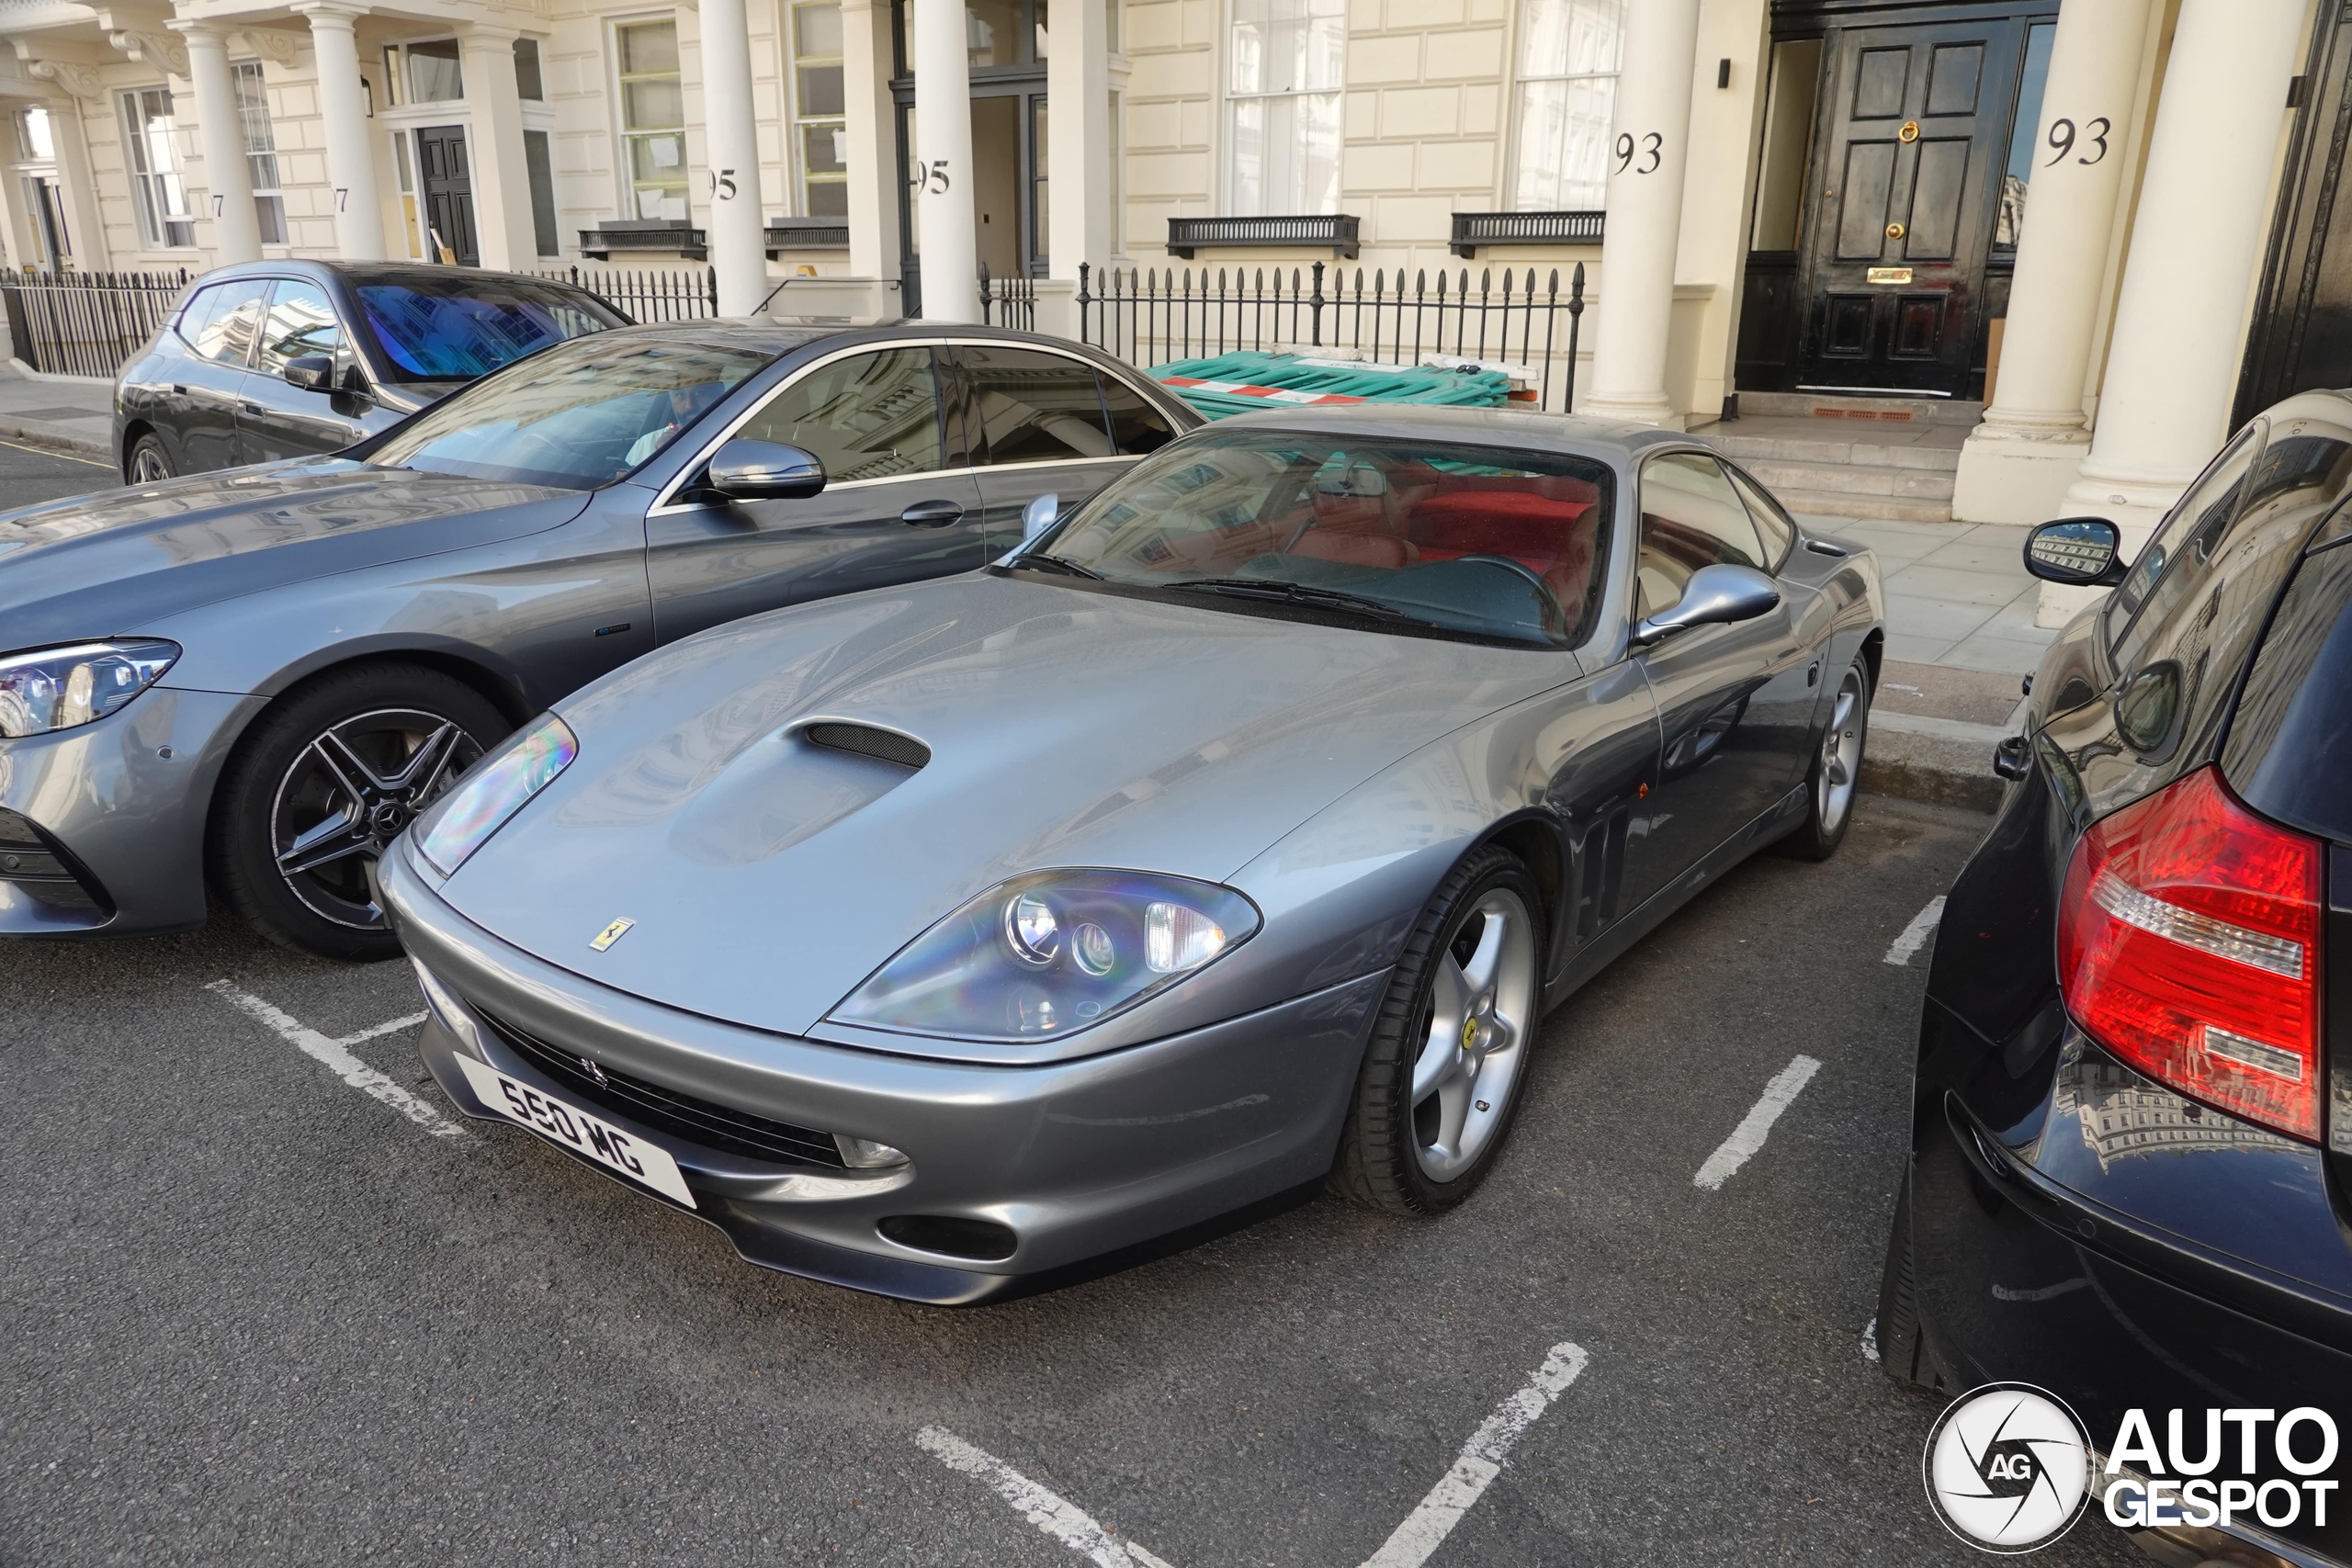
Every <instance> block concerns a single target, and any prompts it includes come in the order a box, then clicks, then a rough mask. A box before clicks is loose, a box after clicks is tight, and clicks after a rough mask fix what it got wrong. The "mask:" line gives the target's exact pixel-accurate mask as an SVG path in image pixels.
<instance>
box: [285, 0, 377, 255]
mask: <svg viewBox="0 0 2352 1568" xmlns="http://www.w3.org/2000/svg"><path fill="white" fill-rule="evenodd" d="M294 10H295V11H296V12H297V13H299V14H300V16H301V17H303V19H304V20H306V21H308V22H309V23H310V24H311V55H312V57H313V58H314V59H316V60H317V62H318V66H319V117H320V118H321V119H322V121H323V122H324V124H325V128H326V140H327V183H328V184H329V185H331V186H334V231H335V238H336V240H337V241H338V242H339V243H340V247H341V250H342V254H343V259H344V260H345V261H382V260H383V259H384V210H383V208H382V206H381V205H380V204H379V202H378V200H377V197H376V142H375V138H374V137H373V136H372V135H370V134H369V132H368V88H367V85H365V84H364V83H363V82H362V81H361V80H360V75H359V39H358V38H357V36H356V34H355V33H354V32H353V30H352V28H353V24H354V23H355V22H356V20H357V19H358V18H359V17H363V16H366V15H367V11H366V9H365V8H364V7H362V6H337V5H322V4H318V3H316V0H311V3H307V4H300V5H297V6H294Z"/></svg>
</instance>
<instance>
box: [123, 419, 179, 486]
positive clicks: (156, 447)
mask: <svg viewBox="0 0 2352 1568" xmlns="http://www.w3.org/2000/svg"><path fill="white" fill-rule="evenodd" d="M122 474H123V482H124V483H126V484H134V485H152V484H161V483H162V482H163V481H164V480H165V479H171V478H172V477H173V473H172V455H171V453H169V452H168V451H166V450H164V438H163V437H162V436H160V435H158V434H155V433H154V432H153V431H152V430H151V431H149V432H147V433H146V434H144V435H141V437H140V438H139V439H138V440H136V441H134V442H132V443H131V444H130V456H129V457H127V458H125V459H124V461H123V465H122Z"/></svg>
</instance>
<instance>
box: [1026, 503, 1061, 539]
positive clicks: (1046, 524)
mask: <svg viewBox="0 0 2352 1568" xmlns="http://www.w3.org/2000/svg"><path fill="white" fill-rule="evenodd" d="M1061 514H1062V502H1061V498H1060V497H1059V496H1057V495H1052V494H1046V495H1041V496H1039V497H1038V498H1037V499H1036V500H1035V501H1033V502H1030V503H1029V504H1028V505H1026V506H1024V507H1023V508H1022V509H1021V542H1022V543H1023V544H1024V545H1025V544H1028V543H1029V542H1031V541H1032V540H1034V539H1035V538H1036V536H1038V535H1040V534H1042V533H1044V532H1045V531H1046V529H1048V528H1050V527H1052V526H1053V525H1054V522H1055V520H1056V519H1057V518H1058V517H1060V516H1061Z"/></svg>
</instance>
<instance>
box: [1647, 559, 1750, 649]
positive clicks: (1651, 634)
mask: <svg viewBox="0 0 2352 1568" xmlns="http://www.w3.org/2000/svg"><path fill="white" fill-rule="evenodd" d="M1780 604H1781V591H1780V589H1778V588H1777V587H1775V586H1773V583H1772V580H1771V579H1770V578H1769V577H1767V576H1765V575H1764V574H1763V573H1762V572H1760V571H1758V570H1756V569H1755V568H1754V567H1752V566H1732V565H1729V564H1719V565H1716V566H1702V567H1701V568H1700V569H1699V570H1696V571H1694V572H1692V573H1691V581H1690V582H1689V583H1688V584H1687V585H1685V586H1684V588H1683V590H1682V597H1681V598H1679V599H1678V600H1676V601H1675V602H1674V603H1673V604H1672V605H1670V606H1669V607H1668V608H1666V609H1663V610H1660V611H1659V612H1658V613H1657V615H1651V616H1648V617H1646V618H1645V619H1644V620H1642V621H1641V622H1640V623H1639V624H1638V625H1636V626H1634V647H1635V648H1649V647H1652V646H1654V645H1656V644H1657V643H1661V642H1664V641H1665V640H1666V639H1667V638H1668V637H1672V636H1673V635H1674V634H1675V633H1676V632H1687V631H1689V630H1690V629H1691V627H1693V626H1726V625H1728V624H1730V623H1731V622H1734V621H1752V620H1754V619H1755V618H1756V617H1757V616H1758V615H1764V614H1766V613H1768V612H1770V611H1771V610H1774V609H1777V608H1779V607H1780Z"/></svg>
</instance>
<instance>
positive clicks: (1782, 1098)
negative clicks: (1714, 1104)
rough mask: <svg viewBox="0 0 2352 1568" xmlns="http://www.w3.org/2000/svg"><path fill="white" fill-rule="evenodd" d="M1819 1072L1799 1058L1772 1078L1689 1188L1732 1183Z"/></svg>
mask: <svg viewBox="0 0 2352 1568" xmlns="http://www.w3.org/2000/svg"><path fill="white" fill-rule="evenodd" d="M1820 1070H1821V1064H1820V1063H1819V1062H1816V1061H1815V1060H1814V1059H1813V1058H1812V1057H1811V1056H1804V1055H1801V1056H1798V1057H1797V1058H1796V1059H1795V1060H1794V1061H1792V1062H1791V1063H1790V1064H1789V1065H1788V1066H1785V1067H1782V1068H1781V1070H1780V1071H1779V1072H1777V1073H1775V1074H1773V1075H1772V1081H1771V1082H1770V1083H1768V1084H1766V1085H1765V1086H1764V1098H1763V1099H1761V1100H1758V1101H1757V1102H1756V1103H1755V1104H1754V1105H1752V1106H1750V1107H1749V1108H1748V1111H1747V1115H1746V1116H1744V1117H1742V1118H1740V1122H1739V1125H1738V1126H1736V1127H1735V1128H1733V1129H1732V1132H1731V1136H1730V1137H1728V1138H1725V1139H1724V1141H1723V1142H1722V1143H1721V1144H1720V1145H1717V1146H1716V1149H1715V1152H1714V1153H1713V1154H1711V1155H1709V1156H1707V1163H1706V1164H1704V1165H1702V1166H1701V1167H1700V1168H1699V1174H1698V1175H1696V1176H1694V1177H1692V1178H1691V1185H1692V1186H1694V1187H1703V1188H1705V1189H1706V1190H1708V1191H1710V1192H1717V1191H1721V1190H1723V1184H1724V1182H1726V1181H1729V1180H1730V1179H1732V1173H1733V1172H1735V1171H1736V1170H1737V1169H1738V1168H1740V1167H1741V1166H1743V1165H1746V1164H1747V1162H1748V1160H1749V1159H1750V1158H1751V1157H1753V1156H1754V1155H1755V1153H1756V1151H1757V1150H1758V1149H1760V1148H1762V1147H1763V1146H1764V1140H1765V1138H1766V1137H1767V1136H1769V1135H1770V1134H1771V1131H1772V1123H1773V1122H1778V1121H1779V1120H1780V1119H1781V1111H1786V1110H1787V1109H1788V1108H1789V1101H1791V1100H1794V1099H1795V1098H1796V1097H1797V1095H1798V1093H1799V1091H1801V1090H1802V1089H1804V1086H1805V1085H1806V1084H1808V1083H1810V1082H1812V1081H1813V1075H1814V1074H1815V1073H1817V1072H1819V1071H1820Z"/></svg>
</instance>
